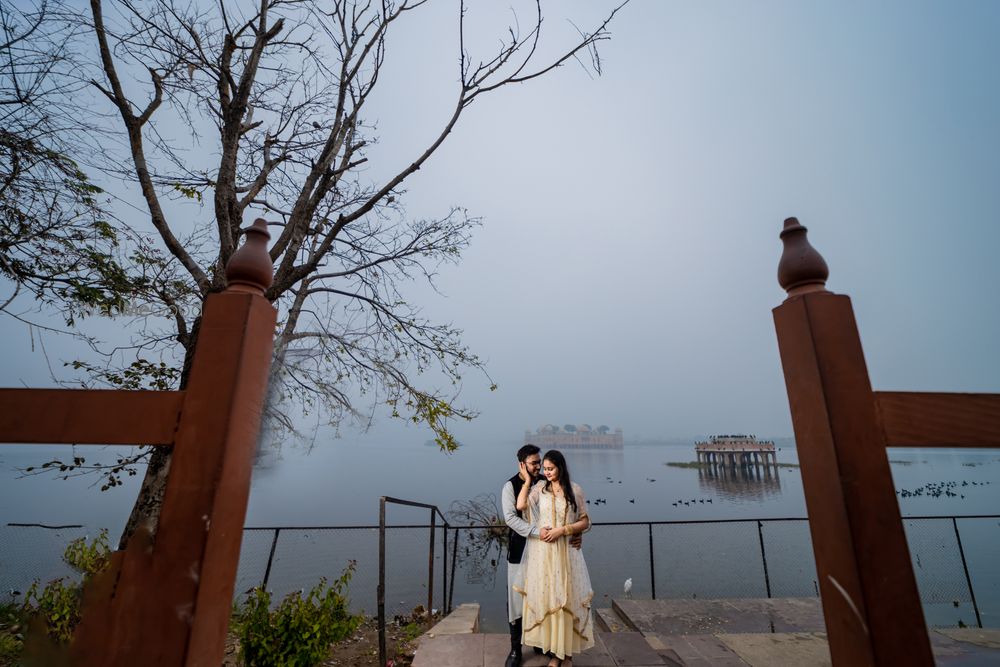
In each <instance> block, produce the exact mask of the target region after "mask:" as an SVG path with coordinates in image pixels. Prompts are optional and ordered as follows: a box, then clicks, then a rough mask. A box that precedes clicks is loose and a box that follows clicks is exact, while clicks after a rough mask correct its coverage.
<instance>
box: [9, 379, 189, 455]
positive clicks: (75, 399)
mask: <svg viewBox="0 0 1000 667" xmlns="http://www.w3.org/2000/svg"><path fill="white" fill-rule="evenodd" d="M183 401H184V392H183V391H123V390H115V389H110V390H109V389H0V443H26V444H78V445H169V444H171V443H172V442H173V440H174V431H175V430H176V428H177V422H178V419H179V416H180V412H181V404H182V403H183Z"/></svg>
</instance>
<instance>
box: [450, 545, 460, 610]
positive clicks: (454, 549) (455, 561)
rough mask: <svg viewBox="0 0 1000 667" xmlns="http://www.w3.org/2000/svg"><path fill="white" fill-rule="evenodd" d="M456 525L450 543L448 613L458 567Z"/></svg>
mask: <svg viewBox="0 0 1000 667" xmlns="http://www.w3.org/2000/svg"><path fill="white" fill-rule="evenodd" d="M458 530H459V529H458V527H457V526H456V528H455V542H454V543H453V544H452V545H451V585H450V587H449V591H450V592H449V593H448V613H449V614H450V613H451V603H452V600H453V599H454V597H455V571H456V570H457V569H458Z"/></svg>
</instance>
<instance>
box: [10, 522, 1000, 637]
mask: <svg viewBox="0 0 1000 667" xmlns="http://www.w3.org/2000/svg"><path fill="white" fill-rule="evenodd" d="M904 528H905V530H906V535H907V539H908V542H909V547H910V554H911V556H912V558H913V571H914V573H915V575H916V579H917V585H918V587H919V589H920V595H921V599H922V600H923V602H924V610H925V614H926V616H927V621H928V623H929V624H930V625H932V626H963V625H965V626H978V625H982V626H985V627H1000V568H997V567H996V565H995V564H996V563H997V562H1000V515H998V516H977V517H954V518H952V517H918V518H912V517H911V518H906V519H904ZM385 530H386V545H385V558H386V581H385V613H386V618H387V619H392V618H394V617H397V616H398V617H403V618H408V617H409V616H410V614H411V613H412V611H413V610H414V608H416V607H418V606H426V605H427V601H428V592H427V583H428V567H429V565H430V563H429V553H430V549H429V547H430V541H429V540H430V531H429V525H402V526H386V529H385ZM96 534H97V531H95V530H92V529H91V530H88V529H87V528H84V527H82V526H62V527H46V526H40V525H37V524H33V525H20V524H8V525H6V526H0V598H5V599H9V598H10V597H12V596H13V597H14V598H15V599H16V597H17V596H16V595H15V592H19V593H20V594H23V592H24V591H26V590H27V588H28V586H30V585H31V582H32V581H34V580H39V581H41V582H43V583H44V582H47V581H49V580H51V579H54V578H57V577H60V576H64V577H73V576H75V575H74V573H73V572H72V570H71V569H70V568H69V567H68V566H67V565H66V564H65V563H63V562H62V560H61V554H62V552H63V551H64V550H65V547H66V545H67V544H69V542H70V541H71V540H73V539H76V538H79V537H85V536H89V537H94V536H95V535H96ZM434 540H435V544H434V558H433V568H434V580H433V588H434V590H433V591H432V593H433V600H432V607H433V608H437V609H439V610H441V609H446V608H448V607H449V602H450V601H454V602H455V603H456V604H457V603H462V602H479V603H480V605H481V614H482V627H483V629H484V631H499V632H503V631H504V630H505V626H506V604H507V603H506V595H507V592H506V583H507V579H506V576H507V575H506V566H505V565H504V561H505V560H506V555H507V554H506V530H505V529H503V528H499V529H498V528H497V527H496V526H459V527H455V526H451V527H449V528H448V529H445V528H444V527H443V526H442V525H440V524H438V525H437V527H436V530H435V533H434ZM378 549H379V529H378V526H328V527H263V528H246V529H245V530H244V533H243V546H242V551H241V557H240V565H239V570H238V574H237V580H236V587H235V591H236V597H237V600H239V599H241V598H242V597H243V596H244V595H245V594H246V592H247V591H249V590H250V589H251V588H253V587H254V586H259V585H264V586H266V588H267V589H268V590H270V591H271V592H272V594H273V596H274V599H275V601H278V600H280V599H281V598H282V597H284V596H285V595H287V594H288V593H291V592H292V591H297V590H302V589H306V590H308V589H309V588H311V587H312V586H314V585H315V584H316V583H317V581H319V579H320V577H326V578H327V579H328V580H332V579H334V578H336V577H338V576H340V574H341V572H343V570H344V568H345V567H346V566H347V564H348V563H349V562H350V561H355V563H356V570H355V573H354V576H353V578H352V580H351V583H350V587H349V594H350V598H351V607H352V611H354V612H364V613H366V614H369V615H374V614H375V610H376V606H377V602H376V600H377V587H378ZM583 549H584V555H585V557H586V559H587V566H588V569H589V570H590V576H591V581H592V584H593V587H594V600H595V606H597V607H607V606H609V605H610V600H611V598H617V597H623V596H624V595H625V593H624V588H623V586H624V582H625V580H626V579H631V580H632V585H631V590H630V593H629V594H630V595H631V597H633V598H647V599H650V598H654V597H655V598H679V597H698V598H758V597H761V598H762V597H809V596H816V595H818V586H817V581H816V570H815V561H814V559H813V552H812V545H811V540H810V536H809V526H808V522H807V521H806V520H805V519H798V518H796V519H761V520H725V521H693V522H649V523H598V524H594V526H593V527H592V528H591V530H590V531H589V532H587V533H586V534H585V535H584V538H583ZM445 570H447V571H445Z"/></svg>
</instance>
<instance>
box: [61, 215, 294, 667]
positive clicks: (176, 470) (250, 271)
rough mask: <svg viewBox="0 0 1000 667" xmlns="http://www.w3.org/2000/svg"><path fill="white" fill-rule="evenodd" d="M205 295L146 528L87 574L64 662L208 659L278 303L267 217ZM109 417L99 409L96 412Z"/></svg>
mask: <svg viewBox="0 0 1000 667" xmlns="http://www.w3.org/2000/svg"><path fill="white" fill-rule="evenodd" d="M245 235H246V241H245V242H244V244H243V245H242V246H241V247H240V248H239V250H237V251H236V252H235V253H234V254H233V255H232V257H231V258H230V260H229V262H228V264H227V266H226V269H225V280H226V285H227V286H226V289H225V290H224V291H222V292H213V293H211V294H209V295H208V296H207V297H206V298H205V301H204V308H203V311H202V317H201V324H200V327H199V334H198V340H197V343H196V346H195V351H194V356H193V359H192V363H191V370H190V374H189V376H188V379H187V384H186V386H185V389H184V393H183V403H182V405H181V408H180V414H179V419H178V421H177V423H176V430H175V432H174V435H173V454H172V457H171V460H170V472H169V475H168V476H167V479H166V485H165V488H164V490H163V503H162V506H161V508H160V512H159V517H158V519H157V522H156V525H155V529H154V528H153V527H152V526H150V525H144V526H142V527H140V528H138V529H137V530H136V532H135V533H133V534H132V536H131V537H130V538H129V541H128V545H127V546H126V548H125V549H124V550H122V551H119V552H117V554H116V561H115V562H116V563H117V564H118V565H120V567H119V568H117V570H112V571H105V573H104V574H103V575H98V576H97V577H95V578H94V579H92V580H91V581H90V583H89V584H88V588H89V589H90V591H89V592H88V593H87V594H85V603H84V609H83V617H82V620H81V622H80V625H79V626H78V627H77V629H76V634H75V637H74V640H73V642H72V644H71V645H70V654H71V655H70V657H71V662H72V664H74V665H101V666H102V667H112V666H116V665H128V666H131V665H153V664H155V665H163V666H170V665H177V666H179V665H185V666H187V667H196V666H200V665H218V664H220V663H221V662H222V659H223V656H224V655H225V647H226V628H227V627H228V624H229V619H230V617H231V616H232V610H233V589H234V588H235V584H236V572H237V568H238V566H239V557H240V546H241V542H242V539H243V522H244V519H245V518H246V510H247V501H248V499H249V495H250V477H251V471H252V468H253V465H252V460H253V452H254V448H255V447H256V445H257V439H258V435H259V432H260V422H261V416H262V414H263V412H264V403H265V396H266V393H267V383H268V377H269V372H270V367H271V358H272V353H273V351H274V344H273V343H274V330H275V323H276V319H277V311H276V310H275V309H274V306H272V305H271V303H270V302H269V301H268V299H267V297H266V296H265V292H266V290H267V289H268V288H269V287H270V285H271V282H272V279H273V267H272V264H271V258H270V255H269V254H268V250H267V240H268V238H269V237H270V236H269V234H268V232H267V223H266V221H264V220H262V219H258V220H256V221H255V222H254V223H253V225H252V226H251V227H250V228H248V229H246V230H245ZM106 417H110V415H106Z"/></svg>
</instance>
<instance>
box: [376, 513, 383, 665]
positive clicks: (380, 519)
mask: <svg viewBox="0 0 1000 667" xmlns="http://www.w3.org/2000/svg"><path fill="white" fill-rule="evenodd" d="M375 594H376V598H377V601H378V602H377V604H378V664H379V666H380V667H385V662H386V660H385V659H386V655H385V496H382V497H381V498H379V501H378V589H377V590H376V592H375Z"/></svg>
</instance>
